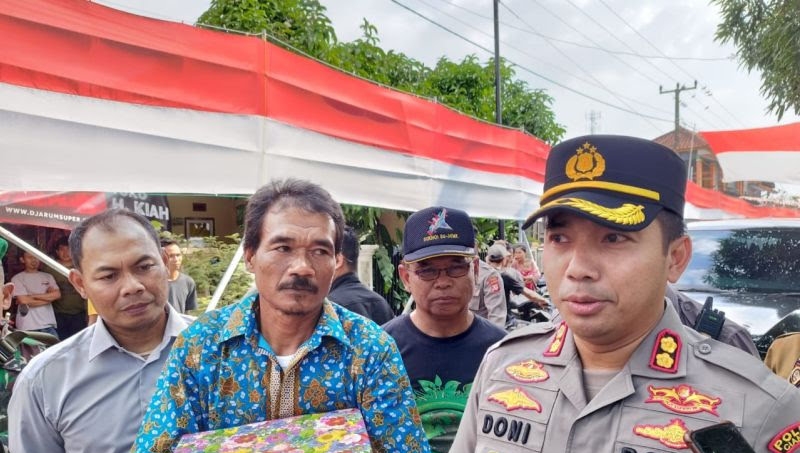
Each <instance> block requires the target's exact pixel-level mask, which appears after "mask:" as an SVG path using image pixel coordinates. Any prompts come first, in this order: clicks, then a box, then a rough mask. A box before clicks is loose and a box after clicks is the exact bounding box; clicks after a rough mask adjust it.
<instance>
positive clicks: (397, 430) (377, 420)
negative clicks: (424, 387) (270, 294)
mask: <svg viewBox="0 0 800 453" xmlns="http://www.w3.org/2000/svg"><path fill="white" fill-rule="evenodd" d="M256 304H258V300H257V296H255V295H254V296H251V297H247V298H245V299H244V300H242V301H241V302H240V303H238V304H236V305H232V306H229V307H225V308H223V309H220V310H215V311H212V312H210V313H207V314H205V315H203V317H201V318H200V319H198V320H197V321H196V322H195V323H193V324H192V325H191V326H190V327H189V328H188V329H187V330H186V331H184V333H183V334H181V336H179V337H178V339H177V340H176V341H175V344H174V346H173V348H172V351H171V352H170V356H169V358H168V360H167V364H166V366H165V368H164V371H163V372H162V374H161V377H160V378H159V381H158V384H157V387H156V391H155V394H154V395H153V399H152V401H151V403H150V407H149V408H148V410H147V413H146V414H145V417H144V420H143V423H142V427H141V429H140V430H139V436H138V438H137V439H136V443H135V444H134V448H133V450H132V451H134V452H138V453H146V452H147V453H151V452H152V453H161V452H169V451H171V449H172V448H174V447H175V445H176V444H177V442H178V439H180V437H181V436H182V435H183V434H186V433H193V432H199V431H208V430H215V429H222V428H229V427H234V426H240V425H244V424H248V423H254V422H259V421H264V420H272V419H276V418H284V417H291V416H295V415H302V414H311V413H319V412H329V411H333V410H338V409H347V408H359V409H360V410H361V414H362V416H363V417H364V421H365V423H366V427H367V432H368V434H369V436H370V440H371V443H372V449H373V451H375V452H428V451H430V450H429V447H428V444H427V441H426V440H425V434H424V433H423V431H422V427H421V424H420V419H419V413H418V412H417V408H416V405H415V403H414V395H413V392H412V390H411V386H410V384H409V380H408V377H407V375H406V370H405V367H404V366H403V361H402V359H401V357H400V354H399V352H398V351H397V346H396V345H395V342H394V340H392V338H391V337H390V336H389V335H388V334H386V333H385V332H384V331H383V330H381V329H380V328H379V327H378V326H377V325H376V324H374V323H372V322H371V321H368V320H367V319H365V318H362V317H360V316H358V315H356V314H354V313H352V312H349V311H347V310H346V309H344V308H341V307H339V306H337V305H335V304H332V303H330V302H328V301H327V300H326V301H325V302H324V303H323V309H322V315H321V316H320V319H319V322H318V323H317V326H316V328H315V330H314V333H313V334H312V335H311V337H310V338H309V339H308V340H306V341H305V342H304V343H303V344H302V345H301V346H300V348H299V349H298V351H297V352H296V353H295V355H294V356H293V358H292V360H291V362H290V364H289V366H288V367H286V368H285V369H283V368H281V366H280V365H279V364H278V360H277V358H276V355H275V353H274V352H273V351H272V349H271V348H270V347H269V345H268V344H267V343H266V342H265V341H263V337H262V336H261V333H260V332H259V329H258V325H257V322H256V317H257V316H256V313H255V311H254V309H253V307H254V306H255V305H256ZM259 339H261V341H259Z"/></svg>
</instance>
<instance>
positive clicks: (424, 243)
mask: <svg viewBox="0 0 800 453" xmlns="http://www.w3.org/2000/svg"><path fill="white" fill-rule="evenodd" d="M447 255H457V256H475V233H474V231H473V229H472V221H471V220H470V218H469V215H467V213H466V212H464V211H462V210H460V209H453V208H446V207H444V206H432V207H430V208H425V209H422V210H419V211H417V212H415V213H413V214H411V216H410V217H409V218H408V220H406V226H405V228H404V230H403V261H405V262H407V263H414V262H416V261H421V260H424V259H427V258H433V257H437V256H447Z"/></svg>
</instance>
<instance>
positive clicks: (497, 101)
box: [492, 0, 506, 239]
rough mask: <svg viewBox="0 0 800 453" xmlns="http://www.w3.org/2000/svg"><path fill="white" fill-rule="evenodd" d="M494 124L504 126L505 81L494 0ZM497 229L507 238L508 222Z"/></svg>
mask: <svg viewBox="0 0 800 453" xmlns="http://www.w3.org/2000/svg"><path fill="white" fill-rule="evenodd" d="M492 3H493V5H494V122H495V123H497V124H498V125H500V124H503V100H502V97H501V96H502V94H503V88H502V85H503V79H502V78H501V76H500V21H499V19H498V11H497V10H498V4H499V3H500V0H494V1H493V2H492ZM497 229H498V230H500V232H499V236H500V239H505V238H506V222H505V220H502V219H501V220H499V221H498V222H497Z"/></svg>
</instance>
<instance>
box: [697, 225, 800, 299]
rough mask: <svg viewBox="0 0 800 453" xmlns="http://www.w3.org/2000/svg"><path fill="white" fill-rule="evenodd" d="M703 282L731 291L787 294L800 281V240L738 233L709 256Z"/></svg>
mask: <svg viewBox="0 0 800 453" xmlns="http://www.w3.org/2000/svg"><path fill="white" fill-rule="evenodd" d="M711 261H712V266H711V270H710V271H709V273H708V274H707V275H705V276H704V277H703V280H704V282H705V283H708V284H711V285H713V286H715V287H717V288H720V289H729V290H734V291H756V292H758V291H766V292H770V291H791V290H792V289H794V288H796V287H797V281H798V280H799V279H800V240H798V238H797V234H796V233H794V232H791V231H780V230H770V229H763V230H762V229H759V230H739V231H735V232H734V233H733V234H731V235H730V236H729V237H727V238H725V239H723V240H721V241H720V242H719V248H718V249H717V250H716V251H715V252H713V253H712V254H711Z"/></svg>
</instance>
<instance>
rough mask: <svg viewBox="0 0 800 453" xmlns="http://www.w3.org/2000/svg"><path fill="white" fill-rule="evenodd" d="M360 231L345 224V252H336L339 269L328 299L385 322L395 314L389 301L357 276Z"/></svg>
mask: <svg viewBox="0 0 800 453" xmlns="http://www.w3.org/2000/svg"><path fill="white" fill-rule="evenodd" d="M359 247H360V246H359V243H358V235H356V232H355V230H353V228H352V227H349V226H347V227H345V229H344V238H343V239H342V252H341V253H339V255H337V256H336V270H335V271H334V274H333V284H331V291H330V292H329V293H328V299H330V301H331V302H335V303H337V304H339V305H341V306H342V307H344V308H346V309H348V310H350V311H352V312H354V313H358V314H359V315H361V316H364V317H365V318H369V319H371V320H373V321H375V322H376V323H378V324H383V323H385V322H387V321H389V320H390V319H392V318H394V313H393V312H392V308H391V307H390V306H389V303H388V302H386V299H384V298H383V297H382V296H381V295H380V294H378V293H376V292H375V291H373V290H371V289H369V288H367V286H366V285H364V284H363V283H361V280H359V279H358V276H357V275H356V271H358V249H359Z"/></svg>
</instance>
